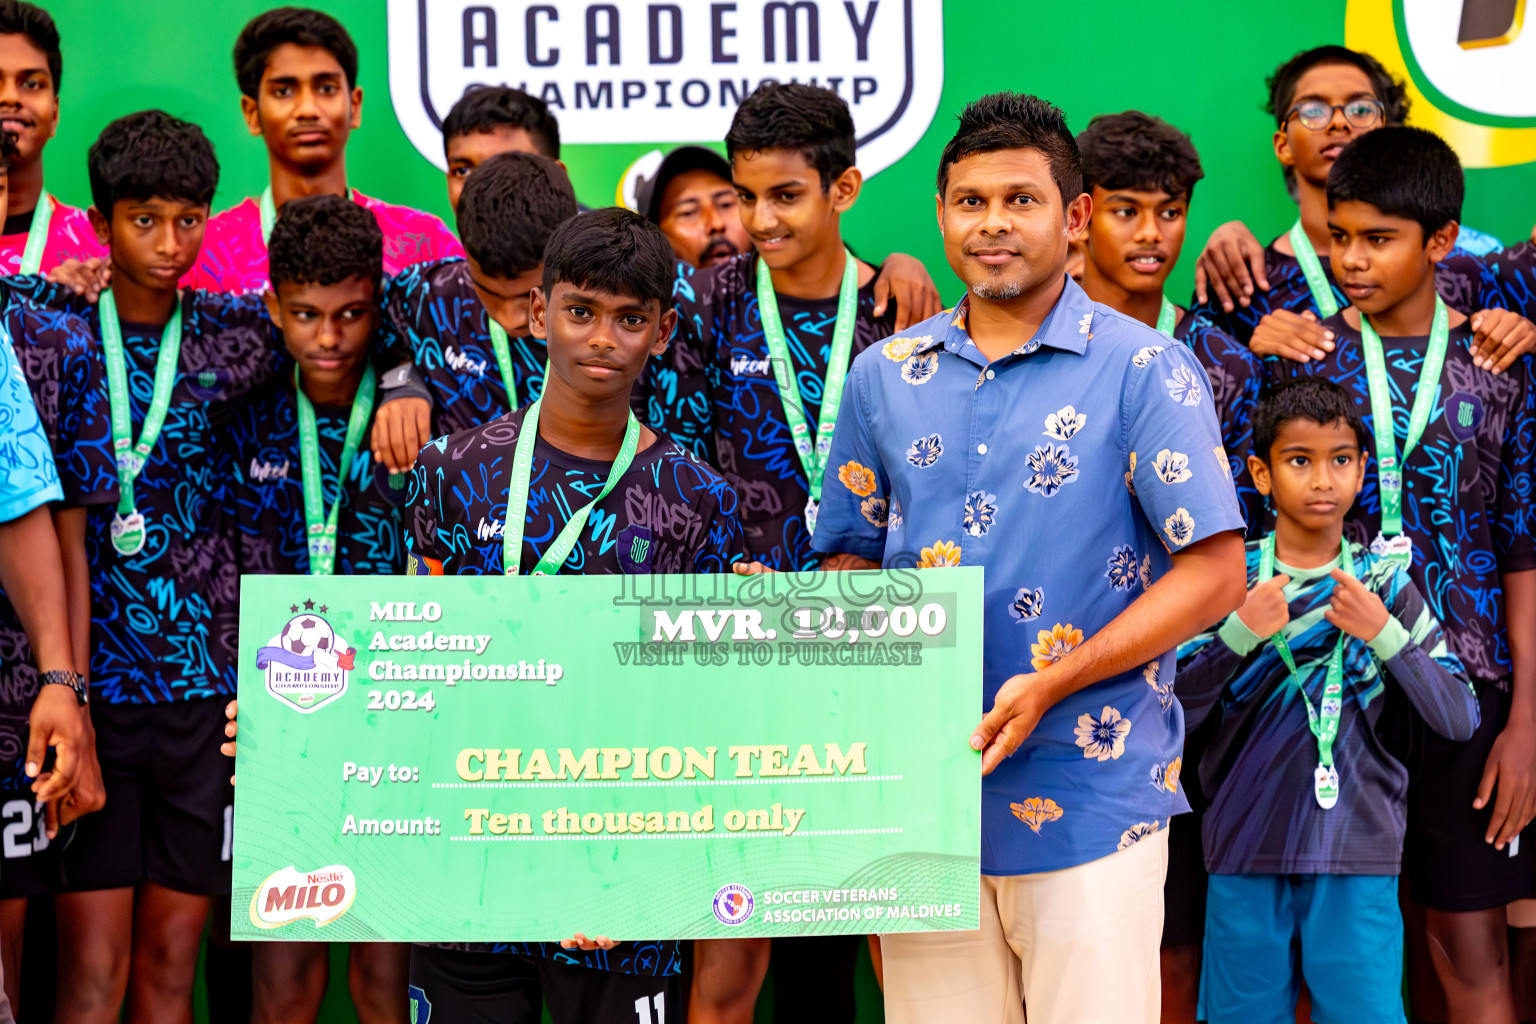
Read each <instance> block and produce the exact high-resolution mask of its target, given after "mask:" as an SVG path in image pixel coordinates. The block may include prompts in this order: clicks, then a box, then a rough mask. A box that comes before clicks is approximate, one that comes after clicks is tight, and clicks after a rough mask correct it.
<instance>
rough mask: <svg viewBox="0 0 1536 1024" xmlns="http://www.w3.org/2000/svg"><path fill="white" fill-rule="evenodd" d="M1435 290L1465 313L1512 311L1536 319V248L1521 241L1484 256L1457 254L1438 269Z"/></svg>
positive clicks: (1446, 259) (1441, 263) (1447, 259)
mask: <svg viewBox="0 0 1536 1024" xmlns="http://www.w3.org/2000/svg"><path fill="white" fill-rule="evenodd" d="M1435 287H1436V289H1437V290H1438V291H1439V292H1440V295H1441V296H1442V297H1443V298H1444V299H1445V301H1446V303H1447V304H1449V305H1451V306H1453V307H1455V308H1456V309H1459V310H1461V311H1462V312H1463V313H1473V312H1476V311H1477V310H1479V309H1510V310H1514V311H1515V312H1516V313H1519V314H1520V315H1521V316H1524V317H1526V318H1527V319H1536V245H1532V244H1531V243H1530V242H1521V243H1520V244H1519V245H1513V246H1510V247H1509V248H1508V249H1504V250H1501V251H1498V252H1491V253H1486V254H1484V255H1481V256H1473V255H1470V254H1468V253H1463V252H1459V251H1458V252H1453V253H1452V254H1451V255H1450V256H1447V257H1446V258H1445V259H1444V260H1442V261H1441V262H1440V266H1439V267H1438V268H1437V269H1436V272H1435Z"/></svg>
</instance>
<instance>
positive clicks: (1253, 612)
mask: <svg viewBox="0 0 1536 1024" xmlns="http://www.w3.org/2000/svg"><path fill="white" fill-rule="evenodd" d="M1289 582H1291V578H1290V577H1289V576H1286V575H1285V574H1283V573H1282V574H1281V575H1279V576H1274V577H1271V578H1270V579H1267V580H1265V581H1264V582H1263V583H1260V584H1259V585H1258V586H1256V587H1254V588H1253V589H1252V590H1250V591H1248V600H1246V601H1244V602H1243V606H1242V607H1241V608H1239V609H1238V610H1237V612H1236V615H1237V617H1238V618H1239V619H1241V620H1242V621H1243V625H1245V626H1247V627H1248V628H1249V629H1251V630H1253V635H1254V636H1262V637H1271V636H1274V635H1275V634H1276V633H1278V632H1280V631H1281V630H1282V629H1284V628H1285V624H1286V623H1287V622H1290V621H1291V608H1290V605H1289V604H1288V603H1287V602H1286V600H1285V585H1286V584H1287V583H1289Z"/></svg>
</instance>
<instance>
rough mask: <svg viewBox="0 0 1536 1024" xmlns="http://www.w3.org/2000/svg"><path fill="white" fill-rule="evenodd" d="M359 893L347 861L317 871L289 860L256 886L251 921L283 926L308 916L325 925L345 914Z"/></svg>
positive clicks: (316, 922) (268, 925)
mask: <svg viewBox="0 0 1536 1024" xmlns="http://www.w3.org/2000/svg"><path fill="white" fill-rule="evenodd" d="M356 897H357V876H356V875H354V874H353V873H352V869H351V868H349V867H347V866H346V865H345V864H332V865H330V866H328V867H323V868H318V869H316V870H314V871H296V870H294V866H293V865H292V864H290V865H288V866H287V867H285V868H281V869H279V870H277V871H274V872H272V874H270V875H268V876H267V879H266V881H264V882H262V883H261V884H260V885H259V886H257V887H256V895H254V896H252V897H251V923H252V924H254V925H255V926H256V927H258V928H281V927H282V926H283V925H286V924H292V923H293V922H295V921H298V920H300V919H301V918H306V917H308V918H311V919H313V920H314V922H315V925H316V926H317V927H323V926H325V925H328V924H330V923H331V922H332V921H334V920H336V919H337V918H338V917H340V916H341V915H342V914H345V913H346V912H347V909H348V908H349V907H351V906H352V901H353V899H355V898H356Z"/></svg>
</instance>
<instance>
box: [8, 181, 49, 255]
mask: <svg viewBox="0 0 1536 1024" xmlns="http://www.w3.org/2000/svg"><path fill="white" fill-rule="evenodd" d="M52 222H53V197H52V196H50V195H48V193H47V192H44V193H42V194H41V195H39V196H38V197H37V206H36V208H34V209H33V211H32V226H31V227H30V228H28V229H27V245H26V248H24V249H22V250H21V266H20V267H19V268H17V271H16V272H17V273H18V274H35V273H37V272H38V271H39V270H42V269H43V249H44V248H46V247H47V245H48V225H49V224H51V223H52Z"/></svg>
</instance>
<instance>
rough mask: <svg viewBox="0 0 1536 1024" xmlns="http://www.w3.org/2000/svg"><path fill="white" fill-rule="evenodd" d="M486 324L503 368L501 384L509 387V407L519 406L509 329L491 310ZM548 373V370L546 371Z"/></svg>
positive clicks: (492, 349)
mask: <svg viewBox="0 0 1536 1024" xmlns="http://www.w3.org/2000/svg"><path fill="white" fill-rule="evenodd" d="M485 326H486V327H487V328H488V329H489V330H490V332H491V351H492V352H494V353H495V354H496V366H497V368H498V369H499V370H501V385H502V387H504V388H506V389H507V408H508V409H516V408H517V389H516V388H515V387H514V386H513V382H512V343H511V341H510V340H509V339H508V338H507V329H506V328H505V327H503V326H501V324H499V323H497V322H496V318H495V317H493V316H491V312H490V310H486V312H485ZM545 373H546V375H547V374H548V371H547V370H546V371H545Z"/></svg>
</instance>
